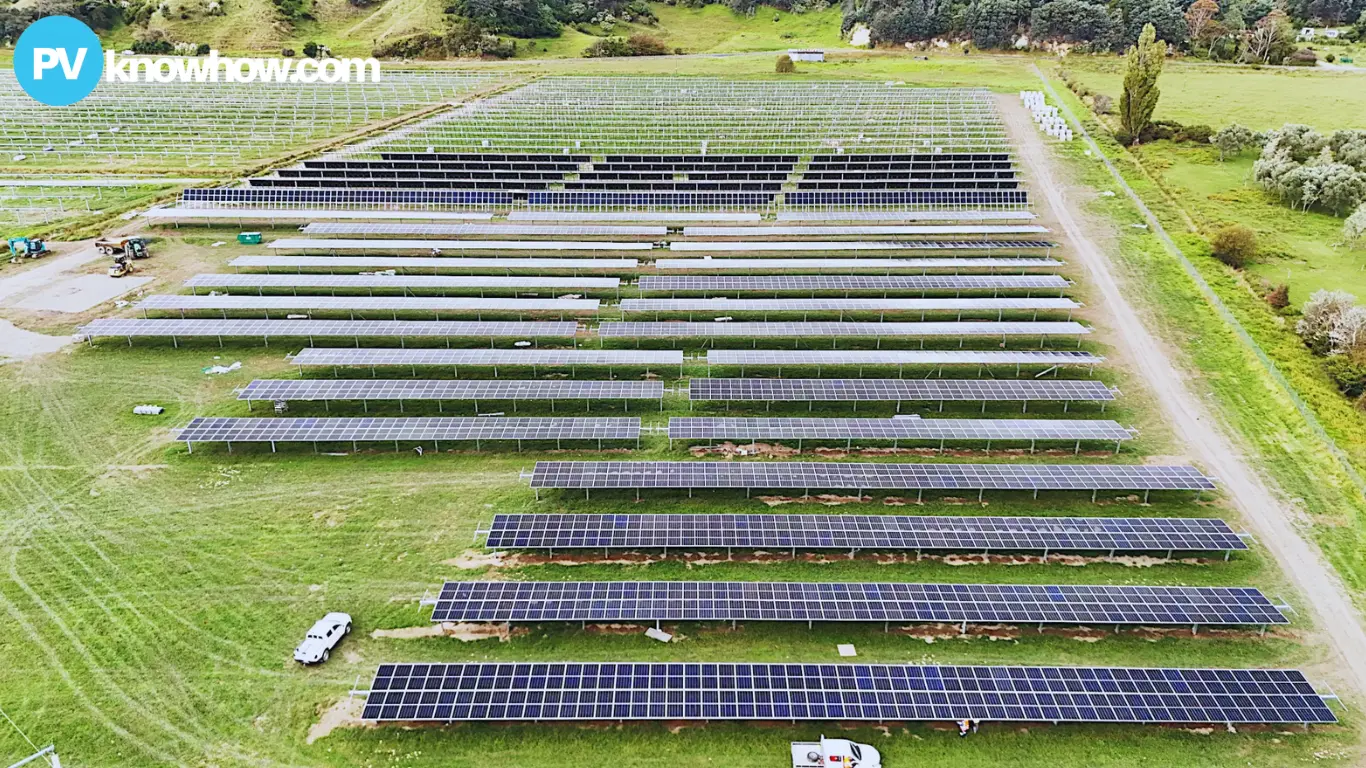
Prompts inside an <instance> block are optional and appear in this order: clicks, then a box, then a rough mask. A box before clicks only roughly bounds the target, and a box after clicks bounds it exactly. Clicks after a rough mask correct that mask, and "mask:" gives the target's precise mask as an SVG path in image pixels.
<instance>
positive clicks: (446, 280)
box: [185, 273, 621, 292]
mask: <svg viewBox="0 0 1366 768" xmlns="http://www.w3.org/2000/svg"><path fill="white" fill-rule="evenodd" d="M185 287H186V288H191V289H198V288H213V289H224V288H229V289H230V288H256V289H265V288H274V289H295V290H297V289H300V288H304V289H319V290H331V291H363V290H374V289H376V288H379V289H401V290H437V291H454V292H459V291H470V292H476V291H479V292H482V291H484V290H509V291H532V290H540V289H546V290H561V291H608V290H610V291H615V290H617V289H619V288H620V287H621V279H620V278H616V277H502V276H500V277H455V276H449V275H373V274H372V275H259V274H244V273H228V274H222V275H219V274H200V275H195V276H194V277H191V278H190V279H189V280H186V281H185Z"/></svg>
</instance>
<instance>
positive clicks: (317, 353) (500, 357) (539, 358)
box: [290, 347, 683, 366]
mask: <svg viewBox="0 0 1366 768" xmlns="http://www.w3.org/2000/svg"><path fill="white" fill-rule="evenodd" d="M290 362H292V363H293V364H294V365H299V366H308V365H331V366H379V365H395V366H399V365H403V366H411V365H451V366H460V365H524V366H540V365H556V366H571V365H599V366H610V365H629V366H652V365H682V364H683V353H682V352H679V351H676V350H661V351H650V350H639V349H630V350H626V349H322V348H317V347H308V348H305V349H302V350H299V352H298V354H296V355H294V359H293V360H291V361H290Z"/></svg>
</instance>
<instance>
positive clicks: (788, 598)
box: [432, 581, 1289, 626]
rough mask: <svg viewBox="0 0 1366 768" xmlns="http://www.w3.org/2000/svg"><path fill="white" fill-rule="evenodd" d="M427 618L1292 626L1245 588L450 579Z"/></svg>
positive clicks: (1282, 615) (1265, 602)
mask: <svg viewBox="0 0 1366 768" xmlns="http://www.w3.org/2000/svg"><path fill="white" fill-rule="evenodd" d="M432 621H481V622H482V621H495V622H511V621H594V622H597V621H610V622H615V621H838V622H849V621H886V622H890V621H896V622H903V621H906V622H941V621H943V622H953V623H961V622H968V623H974V624H981V623H1006V624H1021V623H1029V624H1144V625H1159V626H1161V625H1187V626H1189V625H1244V624H1248V625H1263V626H1265V625H1270V624H1287V623H1289V622H1288V621H1287V619H1286V618H1285V616H1284V614H1282V613H1281V612H1280V611H1279V610H1277V609H1276V607H1275V606H1274V605H1272V603H1271V601H1270V600H1268V599H1267V598H1266V596H1265V595H1263V594H1262V593H1261V591H1260V590H1257V589H1253V588H1251V587H1134V586H1077V585H1024V584H1021V585H1016V584H901V583H828V582H827V583H804V582H742V581H701V582H698V581H682V582H680V581H618V582H604V581H597V582H593V581H568V582H515V581H448V582H446V584H445V585H444V586H443V587H442V589H441V593H440V595H439V596H438V597H437V599H436V607H435V608H434V609H433V611H432Z"/></svg>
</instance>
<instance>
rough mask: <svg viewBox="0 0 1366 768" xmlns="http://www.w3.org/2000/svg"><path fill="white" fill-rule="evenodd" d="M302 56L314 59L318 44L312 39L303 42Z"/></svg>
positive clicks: (316, 54)
mask: <svg viewBox="0 0 1366 768" xmlns="http://www.w3.org/2000/svg"><path fill="white" fill-rule="evenodd" d="M304 56H306V57H308V58H310V59H316V58H317V57H318V44H317V43H315V42H313V41H312V40H309V41H308V42H306V43H304Z"/></svg>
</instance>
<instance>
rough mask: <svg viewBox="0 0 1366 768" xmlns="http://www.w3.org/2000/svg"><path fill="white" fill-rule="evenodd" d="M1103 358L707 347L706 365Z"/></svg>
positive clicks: (1089, 359) (1086, 361) (1091, 358)
mask: <svg viewBox="0 0 1366 768" xmlns="http://www.w3.org/2000/svg"><path fill="white" fill-rule="evenodd" d="M1103 362H1105V358H1103V357H1100V356H1098V355H1093V354H1091V353H1090V352H1075V351H1049V350H1032V351H1027V352H1005V351H996V350H983V351H967V350H909V349H905V350H903V349H881V350H842V349H840V350H826V349H817V350H797V349H709V350H707V365H740V366H743V365H766V366H778V365H898V366H900V365H930V366H944V365H980V366H985V365H1017V366H1018V365H1035V366H1037V365H1043V366H1062V365H1088V366H1089V365H1096V364H1098V363H1103Z"/></svg>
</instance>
